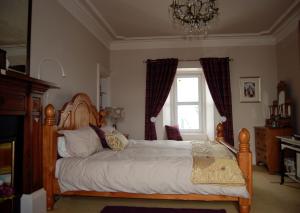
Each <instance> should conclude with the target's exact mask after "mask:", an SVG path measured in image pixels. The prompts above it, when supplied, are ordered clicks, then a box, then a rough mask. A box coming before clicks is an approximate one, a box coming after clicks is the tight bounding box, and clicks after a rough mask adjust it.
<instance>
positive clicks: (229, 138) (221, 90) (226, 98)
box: [200, 58, 234, 146]
mask: <svg viewBox="0 0 300 213" xmlns="http://www.w3.org/2000/svg"><path fill="white" fill-rule="evenodd" d="M200 63H201V65H202V68H203V71H204V75H205V78H206V82H207V84H208V88H209V90H210V93H211V96H212V98H213V100H214V102H215V105H216V107H217V109H218V111H219V113H220V115H221V116H225V117H226V121H225V122H224V137H225V140H226V142H227V143H229V144H230V145H232V146H233V145H234V138H233V125H232V102H231V88H230V72H229V58H201V59H200Z"/></svg>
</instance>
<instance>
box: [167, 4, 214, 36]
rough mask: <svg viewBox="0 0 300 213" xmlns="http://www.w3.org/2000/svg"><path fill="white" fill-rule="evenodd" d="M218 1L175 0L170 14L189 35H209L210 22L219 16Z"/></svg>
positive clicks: (170, 8) (170, 7)
mask: <svg viewBox="0 0 300 213" xmlns="http://www.w3.org/2000/svg"><path fill="white" fill-rule="evenodd" d="M215 2H216V0H173V2H172V4H171V5H170V6H169V12H170V14H171V15H172V18H173V21H174V22H175V23H177V24H178V25H181V26H183V27H184V29H185V30H186V31H187V32H188V33H196V34H198V33H200V34H204V35H207V30H208V27H209V22H211V21H212V20H213V19H214V18H215V17H216V16H217V15H218V11H219V8H217V7H216V4H215Z"/></svg>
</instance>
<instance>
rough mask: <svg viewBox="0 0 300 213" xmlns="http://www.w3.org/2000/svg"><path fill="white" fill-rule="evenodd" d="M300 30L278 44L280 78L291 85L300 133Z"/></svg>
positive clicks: (296, 126)
mask: <svg viewBox="0 0 300 213" xmlns="http://www.w3.org/2000/svg"><path fill="white" fill-rule="evenodd" d="M299 51H300V50H299V31H298V29H295V30H294V31H293V32H292V33H291V34H290V35H289V36H287V37H286V38H285V39H284V40H282V41H280V42H279V43H278V44H277V48H276V53H277V63H278V80H282V81H285V82H286V83H287V84H288V86H289V95H290V96H291V98H292V99H293V101H294V103H295V105H294V113H295V120H294V124H295V131H296V132H297V133H300V123H299V122H300V64H299V59H300V55H299Z"/></svg>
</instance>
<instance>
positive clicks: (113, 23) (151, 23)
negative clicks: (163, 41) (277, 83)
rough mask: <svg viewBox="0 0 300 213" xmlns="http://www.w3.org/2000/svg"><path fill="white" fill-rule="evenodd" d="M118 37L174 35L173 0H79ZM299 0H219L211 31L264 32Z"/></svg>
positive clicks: (175, 29)
mask: <svg viewBox="0 0 300 213" xmlns="http://www.w3.org/2000/svg"><path fill="white" fill-rule="evenodd" d="M78 2H80V3H81V4H82V5H84V7H85V8H86V9H87V10H88V11H89V13H90V15H92V16H93V17H94V18H95V19H96V20H97V21H98V22H99V23H101V24H102V25H104V26H105V28H106V29H107V30H108V31H109V32H110V34H111V35H113V36H114V37H115V38H119V39H120V38H127V39H132V38H137V37H143V38H144V37H173V36H178V35H182V34H183V31H182V29H178V28H174V26H173V25H172V22H171V19H170V18H169V13H168V7H169V5H170V3H171V2H172V0H109V1H104V0H102V1H99V0H84V1H78ZM296 2H297V0H217V5H218V7H219V16H218V20H217V21H216V23H214V24H213V25H212V26H211V29H210V30H209V34H214V35H224V34H226V35H227V34H230V35H232V34H264V33H266V32H267V31H269V30H272V27H274V26H275V25H276V24H278V22H280V17H281V16H284V15H287V14H286V13H288V12H290V11H291V7H292V6H295V3H296Z"/></svg>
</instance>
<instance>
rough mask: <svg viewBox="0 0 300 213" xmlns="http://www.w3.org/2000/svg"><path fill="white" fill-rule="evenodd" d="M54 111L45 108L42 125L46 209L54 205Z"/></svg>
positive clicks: (51, 108) (55, 138)
mask: <svg viewBox="0 0 300 213" xmlns="http://www.w3.org/2000/svg"><path fill="white" fill-rule="evenodd" d="M55 124H56V120H55V109H54V107H53V106H52V105H51V104H49V105H47V107H46V108H45V122H44V125H43V183H44V188H45V190H46V192H47V209H48V210H52V209H53V205H54V194H53V191H54V187H53V183H54V181H53V180H54V178H55V161H56V140H57V135H56V130H57V126H56V125H55Z"/></svg>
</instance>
